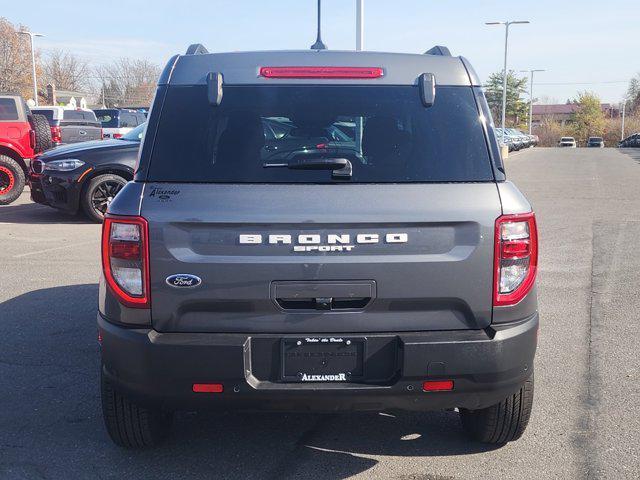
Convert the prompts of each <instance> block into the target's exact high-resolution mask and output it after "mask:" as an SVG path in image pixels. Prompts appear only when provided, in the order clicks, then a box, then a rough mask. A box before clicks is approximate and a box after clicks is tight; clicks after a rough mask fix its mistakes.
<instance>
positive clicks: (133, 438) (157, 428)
mask: <svg viewBox="0 0 640 480" xmlns="http://www.w3.org/2000/svg"><path fill="white" fill-rule="evenodd" d="M101 398H102V417H103V419H104V424H105V426H106V428H107V433H108V434H109V437H111V440H113V442H114V443H115V444H116V445H118V446H120V447H124V448H132V449H133V448H145V447H151V446H154V445H157V444H159V443H160V442H162V440H164V439H165V438H166V436H167V434H168V433H169V431H170V429H171V423H172V414H171V413H167V412H163V411H161V410H160V409H149V408H145V407H141V406H140V405H137V404H136V403H134V402H132V401H131V400H129V399H128V398H127V397H126V396H125V395H122V394H121V393H119V392H118V391H117V390H115V389H114V388H113V386H112V385H111V383H110V382H109V381H108V380H107V379H106V378H104V374H102V376H101Z"/></svg>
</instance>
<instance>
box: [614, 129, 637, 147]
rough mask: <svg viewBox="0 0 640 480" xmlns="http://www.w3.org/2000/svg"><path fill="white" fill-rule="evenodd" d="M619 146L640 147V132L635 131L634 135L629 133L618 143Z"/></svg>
mask: <svg viewBox="0 0 640 480" xmlns="http://www.w3.org/2000/svg"><path fill="white" fill-rule="evenodd" d="M618 147H622V148H626V147H640V133H634V134H633V135H629V136H628V137H627V138H625V139H624V140H621V141H620V142H619V143H618Z"/></svg>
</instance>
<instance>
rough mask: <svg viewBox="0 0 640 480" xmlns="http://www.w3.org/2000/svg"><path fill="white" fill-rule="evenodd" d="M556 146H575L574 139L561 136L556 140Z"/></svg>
mask: <svg viewBox="0 0 640 480" xmlns="http://www.w3.org/2000/svg"><path fill="white" fill-rule="evenodd" d="M558 146H559V147H569V148H576V139H575V138H573V137H562V138H561V139H560V141H559V142H558Z"/></svg>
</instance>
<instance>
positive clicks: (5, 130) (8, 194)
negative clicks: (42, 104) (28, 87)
mask: <svg viewBox="0 0 640 480" xmlns="http://www.w3.org/2000/svg"><path fill="white" fill-rule="evenodd" d="M48 148H51V134H50V133H49V128H48V125H47V120H46V118H44V117H43V116H41V115H34V114H33V113H32V112H31V111H30V110H29V106H28V105H27V103H26V102H25V101H24V99H23V98H22V97H21V96H20V95H18V94H13V93H0V205H7V204H9V203H11V202H13V201H15V200H16V199H17V198H18V197H19V196H20V194H22V191H23V189H24V186H25V181H26V176H27V173H28V170H29V164H30V162H31V160H32V158H33V156H34V155H35V154H36V153H39V152H42V151H44V150H46V149H48Z"/></svg>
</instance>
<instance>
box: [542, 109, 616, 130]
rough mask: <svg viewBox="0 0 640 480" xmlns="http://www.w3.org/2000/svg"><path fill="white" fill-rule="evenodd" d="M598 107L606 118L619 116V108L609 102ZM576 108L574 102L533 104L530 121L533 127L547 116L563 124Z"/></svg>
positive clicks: (568, 119)
mask: <svg viewBox="0 0 640 480" xmlns="http://www.w3.org/2000/svg"><path fill="white" fill-rule="evenodd" d="M600 107H601V108H602V111H603V112H604V114H605V116H606V117H607V118H618V117H619V116H620V109H619V108H617V107H614V106H613V105H611V104H610V103H602V104H601V105H600ZM578 108H580V105H578V104H576V103H562V104H556V105H534V106H533V114H532V122H531V123H532V125H533V127H534V128H535V127H537V126H538V125H540V123H541V122H542V120H543V119H545V118H548V119H551V120H553V121H555V122H558V123H559V124H561V125H565V124H566V123H567V122H569V121H571V117H572V115H573V114H574V113H576V112H577V111H578Z"/></svg>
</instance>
